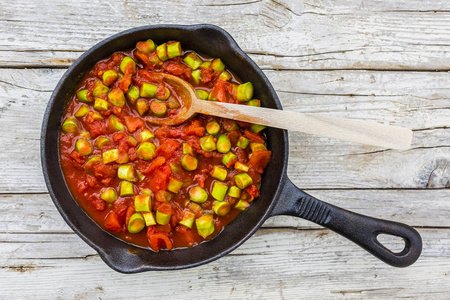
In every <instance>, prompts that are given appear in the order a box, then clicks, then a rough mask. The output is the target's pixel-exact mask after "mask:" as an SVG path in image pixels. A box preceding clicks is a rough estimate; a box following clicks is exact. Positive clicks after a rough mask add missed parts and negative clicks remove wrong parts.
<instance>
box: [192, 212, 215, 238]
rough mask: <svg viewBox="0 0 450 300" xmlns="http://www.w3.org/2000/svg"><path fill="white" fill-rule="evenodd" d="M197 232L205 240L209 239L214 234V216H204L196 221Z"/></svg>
mask: <svg viewBox="0 0 450 300" xmlns="http://www.w3.org/2000/svg"><path fill="white" fill-rule="evenodd" d="M195 226H197V232H198V234H199V235H200V236H202V237H203V238H206V237H208V236H209V235H211V234H212V233H213V232H214V219H213V216H212V215H203V216H201V217H200V218H198V219H197V220H195Z"/></svg>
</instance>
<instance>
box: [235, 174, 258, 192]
mask: <svg viewBox="0 0 450 300" xmlns="http://www.w3.org/2000/svg"><path fill="white" fill-rule="evenodd" d="M234 182H235V183H236V185H237V186H238V188H240V189H241V190H243V189H245V188H246V187H248V186H250V185H252V184H253V179H252V178H251V177H250V176H249V175H248V174H247V173H240V174H237V175H235V176H234Z"/></svg>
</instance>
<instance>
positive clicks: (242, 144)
mask: <svg viewBox="0 0 450 300" xmlns="http://www.w3.org/2000/svg"><path fill="white" fill-rule="evenodd" d="M249 143H250V141H249V140H248V138H246V137H244V136H241V137H240V138H239V140H238V141H237V146H238V147H239V148H242V149H247V147H248V144H249Z"/></svg>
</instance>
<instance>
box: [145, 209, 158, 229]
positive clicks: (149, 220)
mask: <svg viewBox="0 0 450 300" xmlns="http://www.w3.org/2000/svg"><path fill="white" fill-rule="evenodd" d="M142 216H143V217H144V220H145V225H147V226H153V225H156V224H157V223H156V220H155V217H154V216H153V213H152V212H151V211H149V212H142Z"/></svg>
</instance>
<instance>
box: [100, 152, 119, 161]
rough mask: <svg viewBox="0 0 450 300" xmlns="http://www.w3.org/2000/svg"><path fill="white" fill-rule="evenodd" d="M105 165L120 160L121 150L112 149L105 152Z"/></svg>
mask: <svg viewBox="0 0 450 300" xmlns="http://www.w3.org/2000/svg"><path fill="white" fill-rule="evenodd" d="M102 158H103V164H105V165H106V164H109V163H110V162H115V161H116V160H118V159H119V149H111V150H108V151H105V152H103V154H102Z"/></svg>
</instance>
